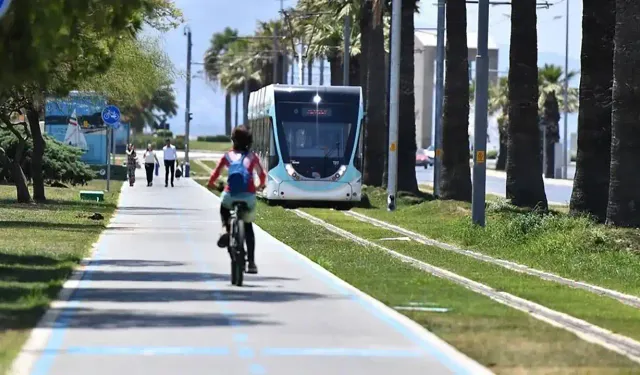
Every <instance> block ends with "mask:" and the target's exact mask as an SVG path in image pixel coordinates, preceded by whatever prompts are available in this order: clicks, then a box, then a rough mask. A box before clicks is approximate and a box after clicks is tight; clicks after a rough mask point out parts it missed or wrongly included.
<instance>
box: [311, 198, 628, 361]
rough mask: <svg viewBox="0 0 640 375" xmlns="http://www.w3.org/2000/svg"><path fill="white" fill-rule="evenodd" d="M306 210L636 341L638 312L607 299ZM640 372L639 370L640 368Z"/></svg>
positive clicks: (325, 212) (336, 214)
mask: <svg viewBox="0 0 640 375" xmlns="http://www.w3.org/2000/svg"><path fill="white" fill-rule="evenodd" d="M304 211H306V212H308V213H310V214H312V215H314V216H316V217H318V218H320V219H323V220H325V221H326V222H328V223H331V224H333V225H335V226H337V227H339V228H342V229H344V230H346V231H348V232H351V233H353V234H355V235H356V236H358V237H362V238H364V239H366V240H369V241H372V242H374V243H378V244H380V245H382V246H385V247H387V248H389V249H391V250H395V251H397V252H399V253H401V254H405V255H408V256H410V257H413V258H415V259H418V260H421V261H423V262H427V263H429V264H432V265H434V266H436V267H440V268H444V269H446V270H449V271H451V272H454V273H456V274H458V275H461V276H464V277H467V278H469V279H472V280H474V281H477V282H480V283H482V284H485V285H488V286H490V287H492V288H494V289H497V290H500V291H504V292H507V293H511V294H513V295H516V296H518V297H521V298H524V299H526V300H529V301H532V302H536V303H539V304H541V305H543V306H546V307H549V308H551V309H553V310H556V311H560V312H563V313H566V314H569V315H571V316H574V317H576V318H579V319H583V320H585V321H587V322H590V323H592V324H595V325H597V326H600V327H602V328H605V329H608V330H611V331H613V332H615V333H619V334H622V335H624V336H628V337H631V338H633V339H636V340H640V324H638V323H637V322H640V310H639V309H637V308H634V307H631V306H628V305H625V304H622V303H620V302H618V301H616V300H613V299H611V298H608V297H604V296H600V295H597V294H594V293H591V292H588V291H585V290H581V289H575V288H571V287H569V286H565V285H561V284H558V283H554V282H552V281H546V280H542V279H540V278H538V277H536V276H531V275H523V274H522V273H518V272H515V271H512V270H509V269H506V268H503V267H500V266H497V265H493V264H489V263H485V262H481V261H479V260H476V259H473V258H470V257H467V256H464V255H461V254H456V253H453V252H451V251H447V250H443V249H440V248H438V247H434V246H427V245H423V244H419V243H417V242H413V241H381V239H384V238H394V237H396V238H397V237H398V235H397V234H396V233H394V232H392V231H390V230H387V229H383V228H379V227H375V226H373V225H371V224H367V223H363V222H361V221H359V220H357V219H355V218H352V217H349V216H346V215H344V214H343V213H341V212H336V211H330V210H321V209H305V210H304ZM639 370H640V367H639Z"/></svg>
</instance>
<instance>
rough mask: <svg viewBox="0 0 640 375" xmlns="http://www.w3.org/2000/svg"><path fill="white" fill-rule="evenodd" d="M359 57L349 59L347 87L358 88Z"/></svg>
mask: <svg viewBox="0 0 640 375" xmlns="http://www.w3.org/2000/svg"><path fill="white" fill-rule="evenodd" d="M360 70H361V69H360V55H356V56H351V58H350V59H349V86H360V82H362V81H361V80H360V74H361V73H360Z"/></svg>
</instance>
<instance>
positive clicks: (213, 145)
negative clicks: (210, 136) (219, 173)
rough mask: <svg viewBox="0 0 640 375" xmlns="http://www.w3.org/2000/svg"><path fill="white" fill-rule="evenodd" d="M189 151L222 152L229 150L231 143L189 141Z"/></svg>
mask: <svg viewBox="0 0 640 375" xmlns="http://www.w3.org/2000/svg"><path fill="white" fill-rule="evenodd" d="M189 147H190V150H193V151H218V152H224V151H229V150H230V149H231V143H227V142H203V141H189Z"/></svg>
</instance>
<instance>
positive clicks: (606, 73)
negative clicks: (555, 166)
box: [570, 0, 616, 222]
mask: <svg viewBox="0 0 640 375" xmlns="http://www.w3.org/2000/svg"><path fill="white" fill-rule="evenodd" d="M615 11H616V9H615V0H607V1H602V0H585V1H584V2H583V10H582V51H581V53H580V66H581V70H582V72H581V73H582V74H581V75H580V94H579V95H580V106H579V112H578V155H577V160H576V174H575V178H574V180H573V192H572V194H571V205H570V209H571V213H572V214H574V215H577V214H587V215H590V216H592V217H594V218H595V219H596V220H598V221H599V222H604V221H605V220H606V216H607V204H608V201H609V177H610V163H611V102H612V92H611V87H612V85H613V48H614V43H613V38H614V32H615V23H616V13H615Z"/></svg>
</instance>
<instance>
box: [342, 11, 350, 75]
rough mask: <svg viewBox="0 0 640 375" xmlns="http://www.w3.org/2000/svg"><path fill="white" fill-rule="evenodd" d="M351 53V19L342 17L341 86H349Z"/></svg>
mask: <svg viewBox="0 0 640 375" xmlns="http://www.w3.org/2000/svg"><path fill="white" fill-rule="evenodd" d="M350 53H351V18H349V16H344V52H343V54H342V55H343V59H342V65H343V66H342V75H343V77H342V84H343V85H344V86H349V64H350V62H349V57H350V56H349V54H350Z"/></svg>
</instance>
